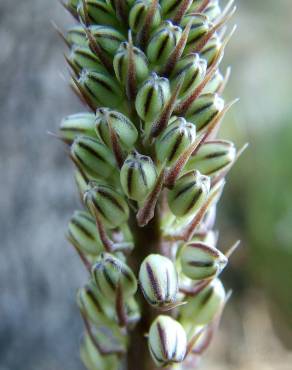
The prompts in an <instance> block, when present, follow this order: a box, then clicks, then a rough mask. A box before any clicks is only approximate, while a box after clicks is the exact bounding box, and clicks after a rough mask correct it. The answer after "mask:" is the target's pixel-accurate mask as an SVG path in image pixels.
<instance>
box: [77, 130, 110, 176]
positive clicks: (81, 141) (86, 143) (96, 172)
mask: <svg viewBox="0 0 292 370" xmlns="http://www.w3.org/2000/svg"><path fill="white" fill-rule="evenodd" d="M71 155H72V157H73V158H74V160H75V161H76V163H78V165H79V166H80V168H82V169H83V170H84V171H85V172H86V173H88V174H89V175H91V176H93V177H97V178H99V177H100V178H104V179H107V178H109V177H110V176H111V175H112V173H113V172H114V170H115V169H116V162H115V159H114V156H113V154H112V152H111V151H110V150H109V149H108V148H107V147H106V146H105V145H104V144H103V143H101V142H100V141H99V140H98V139H93V138H92V137H89V136H77V137H76V138H75V140H74V141H73V143H72V145H71Z"/></svg>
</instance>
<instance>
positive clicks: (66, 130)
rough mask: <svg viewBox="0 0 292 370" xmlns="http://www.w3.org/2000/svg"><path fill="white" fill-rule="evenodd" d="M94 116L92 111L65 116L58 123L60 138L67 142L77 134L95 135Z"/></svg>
mask: <svg viewBox="0 0 292 370" xmlns="http://www.w3.org/2000/svg"><path fill="white" fill-rule="evenodd" d="M94 120H95V116H94V114H92V113H87V112H84V113H76V114H71V115H70V116H67V117H65V118H64V119H63V120H62V122H61V125H60V134H61V138H62V139H63V140H64V141H65V142H66V143H68V144H71V143H72V141H73V140H74V139H75V138H76V136H78V135H86V136H90V137H96V134H95V130H94Z"/></svg>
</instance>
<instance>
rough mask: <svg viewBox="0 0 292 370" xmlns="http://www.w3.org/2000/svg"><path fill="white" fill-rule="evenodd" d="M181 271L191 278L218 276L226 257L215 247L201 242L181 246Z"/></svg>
mask: <svg viewBox="0 0 292 370" xmlns="http://www.w3.org/2000/svg"><path fill="white" fill-rule="evenodd" d="M180 258H181V266H182V272H183V273H184V274H185V275H186V276H187V277H189V278H190V279H193V280H203V279H211V278H214V277H216V276H218V275H219V274H220V273H221V271H222V270H223V268H224V267H225V266H226V264H227V258H226V257H225V256H224V254H223V253H221V252H220V251H219V250H218V249H217V248H214V247H212V246H210V245H208V244H205V243H201V242H191V243H188V244H186V245H184V246H183V249H182V251H181V254H180Z"/></svg>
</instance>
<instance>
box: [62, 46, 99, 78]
mask: <svg viewBox="0 0 292 370" xmlns="http://www.w3.org/2000/svg"><path fill="white" fill-rule="evenodd" d="M68 61H69V63H70V65H71V66H72V68H73V69H74V71H75V72H78V73H80V72H81V71H82V69H89V70H92V71H94V72H101V73H104V72H106V69H105V67H104V66H103V65H102V64H101V63H100V61H99V59H98V57H97V56H96V55H95V54H93V52H92V51H91V50H90V49H89V48H88V47H85V46H76V45H75V46H73V47H72V49H71V52H70V54H69V56H68Z"/></svg>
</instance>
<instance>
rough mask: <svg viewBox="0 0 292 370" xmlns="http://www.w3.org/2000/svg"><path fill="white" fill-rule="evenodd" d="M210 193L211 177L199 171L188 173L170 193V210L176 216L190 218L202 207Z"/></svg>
mask: <svg viewBox="0 0 292 370" xmlns="http://www.w3.org/2000/svg"><path fill="white" fill-rule="evenodd" d="M209 191H210V178H209V177H207V176H204V175H201V174H200V172H199V171H190V172H187V173H186V174H184V175H183V176H182V177H180V178H179V179H178V180H177V181H176V183H175V185H174V187H173V189H171V190H169V191H168V205H169V208H170V210H171V211H172V213H173V214H174V215H175V216H178V217H183V216H190V215H192V214H193V213H195V212H196V211H197V210H198V209H199V208H200V207H201V205H202V204H203V203H204V201H205V200H206V198H207V196H208V193H209Z"/></svg>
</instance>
